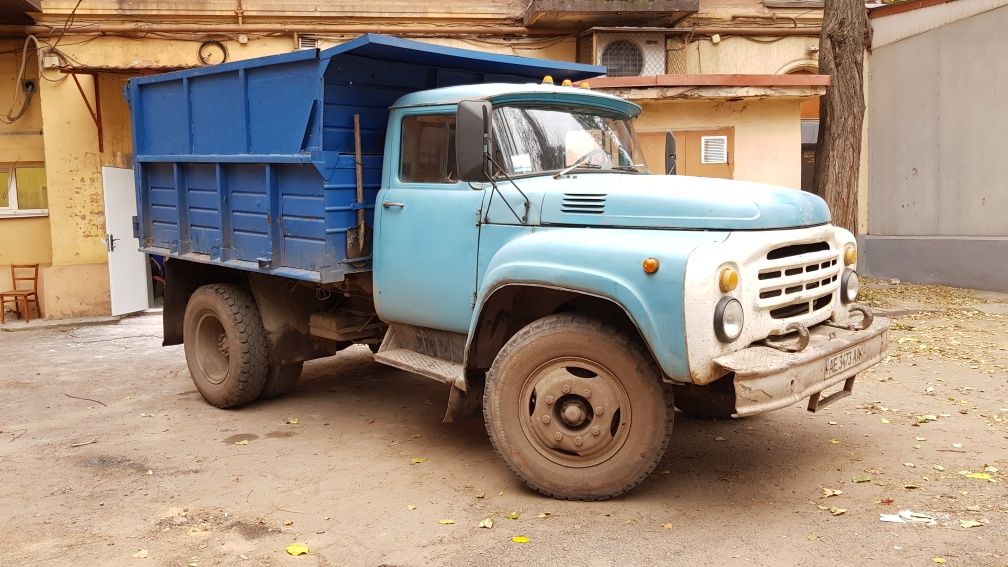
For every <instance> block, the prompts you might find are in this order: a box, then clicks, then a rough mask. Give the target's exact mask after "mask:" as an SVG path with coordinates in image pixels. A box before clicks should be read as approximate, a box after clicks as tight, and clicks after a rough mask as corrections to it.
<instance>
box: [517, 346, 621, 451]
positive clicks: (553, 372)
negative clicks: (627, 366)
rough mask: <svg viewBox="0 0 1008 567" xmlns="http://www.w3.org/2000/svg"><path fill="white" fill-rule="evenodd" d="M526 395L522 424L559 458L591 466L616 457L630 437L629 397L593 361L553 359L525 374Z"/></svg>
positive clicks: (540, 445) (536, 441)
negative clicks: (525, 411)
mask: <svg viewBox="0 0 1008 567" xmlns="http://www.w3.org/2000/svg"><path fill="white" fill-rule="evenodd" d="M522 395H523V399H525V400H526V401H527V402H528V405H527V407H528V414H527V415H526V414H525V413H524V412H523V414H522V418H521V419H522V429H523V430H524V431H525V434H526V436H527V437H528V439H529V440H530V441H531V442H532V445H533V446H535V448H536V450H538V451H539V452H540V453H542V454H543V455H544V456H546V457H548V458H549V459H551V460H553V461H555V462H558V463H560V464H563V465H567V466H576V467H586V466H591V465H594V464H597V463H599V462H602V461H604V460H606V459H608V458H609V457H611V456H612V455H613V454H614V453H615V452H616V451H617V450H618V449H619V448H620V447H621V446H622V445H623V442H624V441H625V439H626V435H627V433H628V431H629V427H630V405H629V397H628V396H627V393H626V391H625V390H624V389H623V385H622V384H621V383H620V381H619V380H618V379H616V377H615V376H614V375H613V374H612V373H611V372H609V371H608V370H607V369H606V368H605V367H603V366H602V365H600V364H598V363H596V362H594V361H591V360H588V359H584V358H575V357H566V358H560V359H556V360H553V361H550V362H548V363H546V364H544V365H543V366H541V367H539V368H538V369H536V370H535V371H534V372H532V374H531V375H530V376H529V377H528V378H527V379H526V382H525V386H524V387H523V389H522Z"/></svg>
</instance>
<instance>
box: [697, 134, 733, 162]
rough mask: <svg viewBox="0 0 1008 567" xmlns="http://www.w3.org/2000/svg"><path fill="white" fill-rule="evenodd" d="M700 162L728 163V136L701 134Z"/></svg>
mask: <svg viewBox="0 0 1008 567" xmlns="http://www.w3.org/2000/svg"><path fill="white" fill-rule="evenodd" d="M700 163H728V136H701V137H700Z"/></svg>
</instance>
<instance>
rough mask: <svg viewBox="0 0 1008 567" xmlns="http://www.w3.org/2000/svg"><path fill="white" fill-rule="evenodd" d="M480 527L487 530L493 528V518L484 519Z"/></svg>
mask: <svg viewBox="0 0 1008 567" xmlns="http://www.w3.org/2000/svg"><path fill="white" fill-rule="evenodd" d="M479 527H481V528H486V529H490V528H492V527H493V519H492V518H483V519H482V520H480V522H479Z"/></svg>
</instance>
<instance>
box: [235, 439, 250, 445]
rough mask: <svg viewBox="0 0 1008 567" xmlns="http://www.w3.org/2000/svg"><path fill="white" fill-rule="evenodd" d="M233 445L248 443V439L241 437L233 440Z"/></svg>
mask: <svg viewBox="0 0 1008 567" xmlns="http://www.w3.org/2000/svg"><path fill="white" fill-rule="evenodd" d="M234 444H235V445H248V439H242V440H241V441H235V443H234Z"/></svg>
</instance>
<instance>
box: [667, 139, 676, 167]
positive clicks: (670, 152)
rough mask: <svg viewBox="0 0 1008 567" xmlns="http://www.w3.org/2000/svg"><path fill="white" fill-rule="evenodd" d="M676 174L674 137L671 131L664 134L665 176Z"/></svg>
mask: <svg viewBox="0 0 1008 567" xmlns="http://www.w3.org/2000/svg"><path fill="white" fill-rule="evenodd" d="M675 174H676V147H675V136H673V135H672V131H671V130H670V131H667V132H665V175H675Z"/></svg>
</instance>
